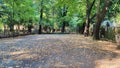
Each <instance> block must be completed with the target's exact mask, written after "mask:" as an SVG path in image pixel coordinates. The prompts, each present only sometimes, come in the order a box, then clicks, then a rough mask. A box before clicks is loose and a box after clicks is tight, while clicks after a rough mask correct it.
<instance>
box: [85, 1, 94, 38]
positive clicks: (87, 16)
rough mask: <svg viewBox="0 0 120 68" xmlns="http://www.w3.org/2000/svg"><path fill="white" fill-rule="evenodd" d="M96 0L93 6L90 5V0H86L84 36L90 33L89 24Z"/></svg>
mask: <svg viewBox="0 0 120 68" xmlns="http://www.w3.org/2000/svg"><path fill="white" fill-rule="evenodd" d="M95 1H96V0H93V2H92V4H91V6H90V7H89V0H86V22H85V28H84V36H85V37H86V36H88V35H89V26H90V14H91V10H92V7H93V5H94V4H95Z"/></svg>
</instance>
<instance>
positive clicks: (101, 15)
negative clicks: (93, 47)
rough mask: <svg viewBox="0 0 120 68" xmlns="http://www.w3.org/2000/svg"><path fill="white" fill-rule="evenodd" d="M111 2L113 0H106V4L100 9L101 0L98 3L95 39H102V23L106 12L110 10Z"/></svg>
mask: <svg viewBox="0 0 120 68" xmlns="http://www.w3.org/2000/svg"><path fill="white" fill-rule="evenodd" d="M110 2H111V1H110V0H105V2H104V6H103V7H102V10H101V11H100V9H101V8H100V6H101V4H100V3H101V0H99V1H98V5H97V8H98V9H97V13H96V23H95V29H94V34H93V39H95V40H99V39H100V25H101V22H102V21H103V19H104V17H105V15H106V12H107V10H108V7H109V5H110Z"/></svg>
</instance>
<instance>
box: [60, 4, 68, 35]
mask: <svg viewBox="0 0 120 68" xmlns="http://www.w3.org/2000/svg"><path fill="white" fill-rule="evenodd" d="M62 11H63V13H62V17H65V16H66V14H67V8H66V6H65V5H64V7H63V10H62ZM65 26H66V21H65V20H64V21H63V23H62V29H61V32H62V33H64V32H65Z"/></svg>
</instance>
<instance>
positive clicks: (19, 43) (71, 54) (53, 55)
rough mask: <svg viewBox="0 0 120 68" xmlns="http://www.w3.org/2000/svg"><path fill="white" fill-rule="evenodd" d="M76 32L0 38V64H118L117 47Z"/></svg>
mask: <svg viewBox="0 0 120 68" xmlns="http://www.w3.org/2000/svg"><path fill="white" fill-rule="evenodd" d="M116 47H117V46H116V44H115V43H112V42H108V41H93V40H92V38H91V37H87V38H86V37H84V36H83V35H78V34H45V35H29V36H22V37H16V38H6V39H0V68H120V50H118V49H116Z"/></svg>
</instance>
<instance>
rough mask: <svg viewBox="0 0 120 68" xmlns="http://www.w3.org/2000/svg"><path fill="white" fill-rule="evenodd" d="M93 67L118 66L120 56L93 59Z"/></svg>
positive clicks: (110, 67) (114, 67) (109, 67)
mask: <svg viewBox="0 0 120 68" xmlns="http://www.w3.org/2000/svg"><path fill="white" fill-rule="evenodd" d="M95 64H96V66H95V68H120V57H119V58H114V59H112V60H110V59H102V60H97V61H95Z"/></svg>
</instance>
